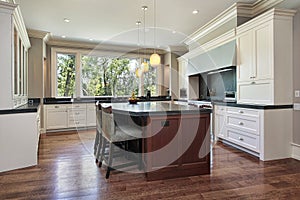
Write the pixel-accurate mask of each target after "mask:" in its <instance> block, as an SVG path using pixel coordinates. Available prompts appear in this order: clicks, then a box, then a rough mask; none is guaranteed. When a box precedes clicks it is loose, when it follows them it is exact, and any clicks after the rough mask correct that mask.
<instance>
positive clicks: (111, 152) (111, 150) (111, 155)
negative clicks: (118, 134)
mask: <svg viewBox="0 0 300 200" xmlns="http://www.w3.org/2000/svg"><path fill="white" fill-rule="evenodd" d="M113 148H114V144H113V143H109V155H108V164H107V172H106V176H105V178H106V179H108V178H109V174H110V171H111V169H112V167H111V166H112V160H113Z"/></svg>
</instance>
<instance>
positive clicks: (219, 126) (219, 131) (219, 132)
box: [215, 112, 226, 139]
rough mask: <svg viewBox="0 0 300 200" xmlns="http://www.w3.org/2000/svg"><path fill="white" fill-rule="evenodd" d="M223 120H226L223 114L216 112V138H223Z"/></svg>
mask: <svg viewBox="0 0 300 200" xmlns="http://www.w3.org/2000/svg"><path fill="white" fill-rule="evenodd" d="M225 120H226V118H225V114H223V113H218V112H216V113H215V135H216V136H217V137H218V138H222V139H224V138H225V133H226V130H225V125H226V123H225Z"/></svg>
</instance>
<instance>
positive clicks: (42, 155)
mask: <svg viewBox="0 0 300 200" xmlns="http://www.w3.org/2000/svg"><path fill="white" fill-rule="evenodd" d="M93 139H94V131H87V132H80V133H79V134H78V133H73V134H52V135H50V134H47V135H43V137H42V138H41V141H40V149H39V164H38V166H35V167H30V168H26V169H20V170H14V171H10V172H4V173H0V199H122V200H123V199H125V200H126V199H147V200H148V199H189V200H190V199H300V161H296V160H293V159H284V160H278V161H272V162H260V161H259V160H258V159H257V158H255V157H253V156H250V155H248V154H246V153H243V152H241V151H238V150H236V149H234V148H231V147H228V146H225V145H223V144H217V145H216V146H215V147H214V150H213V158H212V160H213V162H212V171H211V175H203V176H193V177H187V178H179V179H170V180H163V181H152V182H147V181H146V180H145V177H144V176H143V175H142V174H130V173H120V172H117V171H113V172H112V174H111V177H110V179H109V180H108V181H107V180H105V171H104V170H103V168H102V169H99V168H98V167H97V166H96V164H95V162H94V158H93V154H92V146H93ZM274 148H276V147H274ZM7 156H9V155H7Z"/></svg>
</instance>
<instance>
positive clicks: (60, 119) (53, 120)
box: [46, 106, 68, 129]
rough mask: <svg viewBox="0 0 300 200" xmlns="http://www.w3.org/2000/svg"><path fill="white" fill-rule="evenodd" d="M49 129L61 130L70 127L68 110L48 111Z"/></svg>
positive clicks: (54, 109) (56, 109) (58, 108)
mask: <svg viewBox="0 0 300 200" xmlns="http://www.w3.org/2000/svg"><path fill="white" fill-rule="evenodd" d="M46 112H47V113H46V115H47V116H46V117H47V127H46V128H47V129H61V128H67V126H68V112H67V109H66V108H60V107H59V106H58V107H57V108H53V109H47V111H46Z"/></svg>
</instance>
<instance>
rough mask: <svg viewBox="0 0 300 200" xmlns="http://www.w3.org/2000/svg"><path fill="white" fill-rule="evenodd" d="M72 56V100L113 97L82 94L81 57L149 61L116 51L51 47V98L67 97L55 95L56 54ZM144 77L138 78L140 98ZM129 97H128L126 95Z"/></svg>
mask: <svg viewBox="0 0 300 200" xmlns="http://www.w3.org/2000/svg"><path fill="white" fill-rule="evenodd" d="M59 53H61V54H73V55H75V95H74V98H94V97H100V98H101V97H113V96H84V95H83V93H82V90H81V88H82V83H81V68H82V62H81V57H82V56H99V57H110V58H122V57H125V58H129V59H130V58H135V59H138V60H139V61H140V62H141V60H142V59H144V58H146V59H150V55H138V54H135V53H121V52H116V51H103V50H84V49H75V48H62V47H51V96H53V97H56V98H68V97H59V96H58V95H57V54H59ZM158 71H159V70H156V77H157V81H156V91H157V93H158V90H157V89H158V83H159V81H158V79H159V77H160V76H159V75H158ZM143 77H144V75H142V76H141V77H139V81H140V84H139V90H138V91H139V94H138V95H140V96H144V80H143ZM156 95H158V94H156ZM128 96H129V95H128Z"/></svg>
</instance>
